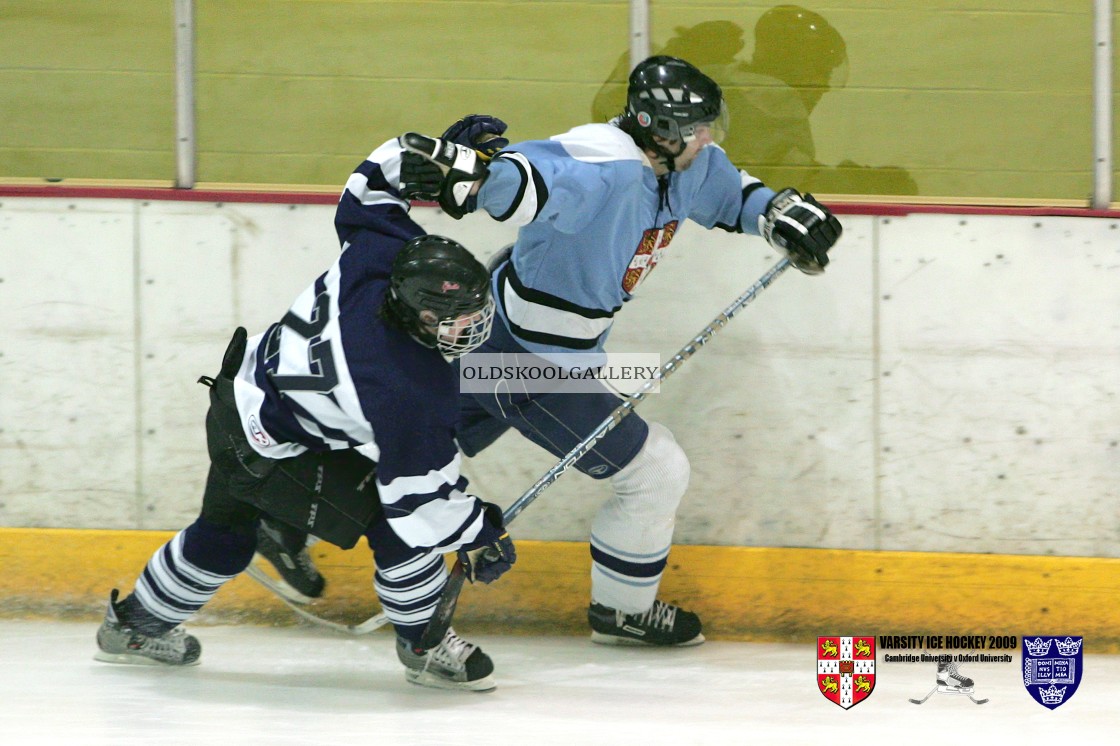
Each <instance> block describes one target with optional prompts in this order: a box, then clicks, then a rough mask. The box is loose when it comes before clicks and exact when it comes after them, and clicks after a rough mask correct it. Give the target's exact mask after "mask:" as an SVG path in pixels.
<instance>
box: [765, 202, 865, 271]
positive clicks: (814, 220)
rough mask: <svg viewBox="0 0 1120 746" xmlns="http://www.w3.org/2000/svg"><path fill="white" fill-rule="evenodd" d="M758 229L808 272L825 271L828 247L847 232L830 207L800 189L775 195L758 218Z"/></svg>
mask: <svg viewBox="0 0 1120 746" xmlns="http://www.w3.org/2000/svg"><path fill="white" fill-rule="evenodd" d="M758 229H759V232H760V233H761V234H762V237H763V238H765V239H766V241H767V242H768V243H769V244H770V245H771V246H773V247H775V248H777V249H781V250H782V251H784V252H785V254H786V256H788V257H789V262H790V264H792V265H793V266H795V267H797V268H798V269H799V270H801V271H802V272H804V273H805V274H807V275H817V274H820V273H821V272H824V268H825V267H826V266H827V265H828V250H829V249H830V248H832V245H833V244H835V243H836V241H837V240H838V239H839V238H840V234H841V233H843V232H844V229H843V228H842V227H841V225H840V221H839V220H837V219H836V216H835V215H833V214H832V213H831V212H829V209H828V208H827V207H825V206H824V205H822V204H821V203H820V202H817V201H816V200H815V199H813V195H811V194H806V195H805V196H804V197H803V196H801V194H800V193H799V192H798V191H797V190H796V189H783V190H782V191H780V192H778V193H777V194H776V195H774V198H773V199H772V200H770V204H769V205H768V206H767V208H766V212H765V214H763V215H761V216H760V217H759V218H758Z"/></svg>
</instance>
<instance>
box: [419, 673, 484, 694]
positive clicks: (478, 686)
mask: <svg viewBox="0 0 1120 746" xmlns="http://www.w3.org/2000/svg"><path fill="white" fill-rule="evenodd" d="M404 677H405V679H406V680H407V681H408V683H410V684H415V685H416V686H425V687H428V688H429V689H458V690H459V691H466V692H492V691H494V690H495V689H497V688H498V684H497V682H496V681H494V677H493V676H492V675H490V676H483V677H482V678H481V679H475V680H474V681H448V680H447V679H445V678H443V677H442V676H437V675H435V674H433V673H431V672H429V671H413V670H411V669H408V670H406V671H405V672H404Z"/></svg>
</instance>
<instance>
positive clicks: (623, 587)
mask: <svg viewBox="0 0 1120 746" xmlns="http://www.w3.org/2000/svg"><path fill="white" fill-rule="evenodd" d="M688 476H689V466H688V457H687V456H686V455H685V453H684V451H683V450H682V449H681V447H680V446H679V445H677V441H676V440H675V439H674V438H673V434H672V433H671V432H669V429H668V428H667V427H665V426H664V425H660V424H658V423H656V422H650V423H649V436H648V437H647V438H646V442H645V444H644V445H643V446H642V449H641V450H640V451H638V455H637V456H635V457H634V460H633V461H631V462H630V463H629V464H627V465H626V466H625V468H623V469H622V470H621V471H619V472H618V473H617V474H615V475H614V476H613V477H611V480H610V482H611V487H612V489H613V490H614V494H613V495H612V496H611V498H610V500H608V501H607V502H606V504H604V505H603V507H602V508H601V509H600V510H599V512H598V514H597V515H596V516H595V520H594V522H593V523H592V525H591V556H592V564H591V598H592V600H593V601H596V602H597V603H600V604H603V605H604V606H609V607H611V608H613V609H619V610H621V611H624V612H626V613H628V614H634V613H639V612H643V611H645V610H647V609H649V608H650V607H651V606H652V605H653V602H654V600H656V598H657V589H658V586H659V585H660V584H661V574H662V572H663V571H664V569H665V564H666V561H667V560H668V557H669V547H670V545H671V544H672V541H673V526H674V524H675V522H676V515H677V506H678V505H680V501H681V497H682V496H683V495H684V493H685V490H686V489H687V488H688Z"/></svg>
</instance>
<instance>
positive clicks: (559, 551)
mask: <svg viewBox="0 0 1120 746" xmlns="http://www.w3.org/2000/svg"><path fill="white" fill-rule="evenodd" d="M172 535H173V533H172V532H164V531H100V530H72V529H21V528H0V567H3V568H4V571H3V572H2V573H0V597H2V598H3V599H4V603H3V606H2V614H3V615H4V616H7V617H25V616H41V615H48V616H57V615H61V616H66V617H80V618H89V619H90V620H94V619H96V618H97V617H98V616H99V615H100V614H101V613H102V608H103V606H104V603H105V600H106V599H107V598H108V594H109V590H110V589H111V588H113V587H119V588H121V589H122V590H129V589H131V587H132V583H133V581H134V580H135V578H136V576H137V575H138V574H139V573H140V571H141V570H142V569H143V567H144V564H145V563H146V562H147V560H148V557H149V556H150V555H151V554H152V552H153V551H155V550H156V549H157V548H158V547H159V546H161V545H162V543H163V542H164V541H166V540H167V539H168V538H170V537H171V536H172ZM368 551H369V550H368V548H367V547H366V546H365V544H364V542H362V543H360V544H359V546H358V547H356V548H355V549H353V550H350V551H343V550H340V549H338V548H336V547H333V546H329V545H326V544H323V543H320V544H317V545H316V546H315V547H313V548H312V554H313V556H314V558H315V560H316V563H317V564H318V565H319V567H320V568H321V569H322V570H323V572H324V574H325V575H326V577H327V579H328V591H327V596H326V598H324V599H323V600H322V601H320V602H319V603H318V604H317V606H316V613H318V614H320V615H321V616H323V617H325V618H329V619H332V620H335V621H340V622H346V623H357V622H360V621H363V620H365V619H367V618H368V617H370V616H372V615H373V614H374V613H376V612H377V611H378V608H377V602H376V597H375V596H374V593H373V589H372V587H371V579H372V572H373V570H372V561H371V558H370V555H369V553H368ZM518 556H519V560H518V563H517V566H516V568H515V570H514V571H513V572H511V573H509V574H508V575H507V576H505V577H504V578H503V579H502V580H501V581H500V582H499V583H497V584H495V585H494V586H492V587H487V586H482V585H475V586H473V587H468V588H467V589H466V590H465V591H464V593H463V595H462V597H461V600H460V604H459V611H458V614H457V622H456V624H457V625H458V626H459V627H460V628H462V629H473V630H477V631H478V632H480V633H486V634H502V633H506V632H509V633H521V634H547V633H557V634H583V632H584V630H585V629H586V622H585V620H584V615H585V610H586V604H587V598H588V591H589V587H590V581H589V572H590V555H589V552H588V549H587V545H586V544H583V543H581V542H548V541H522V542H519V544H518ZM1118 576H1120V560H1118V559H1090V558H1075V557H1041V556H1009V555H979V554H960V553H924V552H883V551H880V552H873V551H846V550H832V549H775V548H760V547H715V546H677V547H674V549H673V551H672V554H671V555H670V557H669V567H668V569H667V571H666V574H665V580H664V583H663V586H662V587H663V593H662V597H663V598H665V599H666V600H672V601H674V602H677V603H679V604H681V605H683V606H685V607H686V608H691V609H693V610H695V611H697V612H698V613H700V615H701V617H702V619H703V620H704V625H705V634H706V635H707V636H708V637H709V638H711V639H717V640H719V639H723V640H758V641H803V640H806V639H810V638H813V637H815V636H818V635H828V634H845V633H852V632H856V633H860V634H875V635H895V634H898V635H903V634H907V635H908V634H937V635H946V634H962V635H963V634H969V635H1000V634H1006V635H1023V634H1071V635H1080V636H1084V637H1085V639H1086V641H1087V646H1091V649H1092V650H1093V652H1106V651H1111V652H1116V651H1120V588H1118V587H1117V585H1116V583H1115V578H1116V577H1118ZM198 621H199V622H201V623H229V622H238V621H243V622H246V623H254V624H290V623H296V617H295V615H294V614H292V612H290V611H289V610H288V609H287V607H285V606H283V605H282V604H281V603H280V602H279V601H278V600H277V599H276V598H274V597H272V596H271V595H270V594H269V593H268V592H267V591H265V590H264V589H262V588H261V587H260V586H258V585H257V584H256V583H255V582H254V581H252V580H251V579H249V578H248V577H246V576H241V577H239V578H237V579H235V580H233V581H232V582H230V583H229V584H227V585H226V586H225V587H224V588H222V590H221V591H220V592H219V593H218V595H217V596H216V597H215V599H214V601H213V602H212V603H211V604H210V605H209V606H207V607H206V609H205V610H204V612H203V615H202V616H201V617H200V618H199V620H198Z"/></svg>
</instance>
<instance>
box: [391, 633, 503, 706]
mask: <svg viewBox="0 0 1120 746" xmlns="http://www.w3.org/2000/svg"><path fill="white" fill-rule="evenodd" d="M397 658H398V659H400V662H401V663H403V664H404V666H405V671H404V677H405V678H406V679H408V680H409V681H410V682H411V683H413V684H418V685H419V686H428V687H432V688H433V689H466V690H468V691H472V692H488V691H491V690H492V689H494V688H496V686H497V685H496V684H495V683H494V677H493V675H492V674H493V673H494V662H493V661H492V660H490V656H488V655H486V653H484V652H482V648H480V647H478V646H477V645H474V644H472V643H469V642H467V641H466V640H464V639H463V638H461V637H459V636H458V635H457V634H455V631H454V630H451V629H449V630H447V634H445V635H444V636H443V642H441V643H440V644H439V645H437V646H436V647H434V648H432V649H431V650H420V649H417V648H415V647H413V644H412V643H411V642H409V641H408V640H406V639H404V638H403V637H398V638H397Z"/></svg>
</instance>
